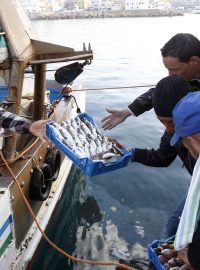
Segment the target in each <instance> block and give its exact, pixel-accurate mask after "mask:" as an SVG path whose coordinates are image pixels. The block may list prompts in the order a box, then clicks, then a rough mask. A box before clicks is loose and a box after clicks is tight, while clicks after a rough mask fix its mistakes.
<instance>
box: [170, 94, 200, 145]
mask: <svg viewBox="0 0 200 270" xmlns="http://www.w3.org/2000/svg"><path fill="white" fill-rule="evenodd" d="M172 115H173V122H174V126H175V133H174V135H173V137H172V139H171V141H170V144H171V145H175V144H176V143H177V142H178V140H179V139H180V138H184V137H187V136H191V135H193V134H196V133H199V132H200V92H199V91H197V92H193V93H189V94H187V95H186V96H185V97H184V98H182V99H181V100H180V101H179V102H178V103H177V104H176V106H175V108H174V110H173V112H172Z"/></svg>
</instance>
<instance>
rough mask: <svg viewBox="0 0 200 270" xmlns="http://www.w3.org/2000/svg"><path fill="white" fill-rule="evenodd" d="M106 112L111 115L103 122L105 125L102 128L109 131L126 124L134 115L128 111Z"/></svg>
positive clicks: (110, 110)
mask: <svg viewBox="0 0 200 270" xmlns="http://www.w3.org/2000/svg"><path fill="white" fill-rule="evenodd" d="M106 111H107V112H108V113H109V115H108V116H106V117H105V118H103V119H102V120H101V122H102V123H103V124H102V128H103V129H104V130H107V129H108V130H110V129H112V128H114V127H116V126H117V125H118V124H120V123H122V122H124V121H125V120H126V118H127V117H129V116H131V115H132V114H131V112H130V111H129V110H128V109H124V110H112V109H106Z"/></svg>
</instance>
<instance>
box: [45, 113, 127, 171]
mask: <svg viewBox="0 0 200 270" xmlns="http://www.w3.org/2000/svg"><path fill="white" fill-rule="evenodd" d="M46 134H47V137H48V138H49V139H50V140H51V141H52V142H53V143H54V144H55V145H56V146H57V147H58V148H59V149H60V150H61V151H62V152H63V153H64V154H65V155H66V156H68V157H69V158H70V159H71V160H72V161H73V162H74V164H75V165H77V166H78V167H79V168H80V169H81V170H82V171H83V172H84V173H85V174H86V175H88V176H95V175H99V174H103V173H107V172H111V171H114V170H117V169H120V168H123V167H125V166H127V165H128V163H129V161H130V158H131V154H130V152H129V151H128V149H126V148H122V149H121V148H119V147H117V146H116V145H115V144H114V143H111V142H110V141H109V140H108V138H107V137H106V136H105V135H104V134H103V133H102V132H101V131H100V130H99V129H98V127H97V126H96V124H95V123H94V121H93V119H92V117H91V116H89V115H88V114H86V113H81V114H79V115H78V116H77V117H76V118H73V119H70V120H68V121H65V122H64V121H63V122H62V123H61V124H58V123H56V122H50V123H48V124H47V128H46Z"/></svg>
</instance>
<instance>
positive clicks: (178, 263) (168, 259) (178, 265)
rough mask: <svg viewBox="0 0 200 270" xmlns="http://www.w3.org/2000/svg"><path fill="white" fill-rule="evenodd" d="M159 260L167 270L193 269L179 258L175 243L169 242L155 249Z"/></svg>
mask: <svg viewBox="0 0 200 270" xmlns="http://www.w3.org/2000/svg"><path fill="white" fill-rule="evenodd" d="M154 250H155V252H156V254H157V255H158V259H159V261H160V262H161V264H163V265H164V267H165V269H166V270H192V268H191V267H190V266H188V265H186V264H184V263H183V262H182V260H180V259H179V258H178V257H177V251H176V250H175V249H174V245H173V241H167V242H164V243H162V244H160V245H159V246H157V247H156V248H154Z"/></svg>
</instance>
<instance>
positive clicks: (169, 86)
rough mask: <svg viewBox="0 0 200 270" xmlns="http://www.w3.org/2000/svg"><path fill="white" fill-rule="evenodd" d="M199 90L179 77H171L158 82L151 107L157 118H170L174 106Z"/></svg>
mask: <svg viewBox="0 0 200 270" xmlns="http://www.w3.org/2000/svg"><path fill="white" fill-rule="evenodd" d="M197 90H199V89H197V88H193V87H192V86H190V84H189V82H188V81H187V80H186V79H185V78H184V77H182V76H181V75H171V76H168V77H165V78H163V79H162V80H160V81H159V82H158V83H157V85H156V88H155V91H154V95H153V107H154V111H155V113H156V115H157V116H161V117H172V111H173V109H174V107H175V106H176V104H177V103H178V102H179V101H180V100H181V99H182V98H183V97H184V96H186V95H187V94H188V93H189V92H193V91H197Z"/></svg>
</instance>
